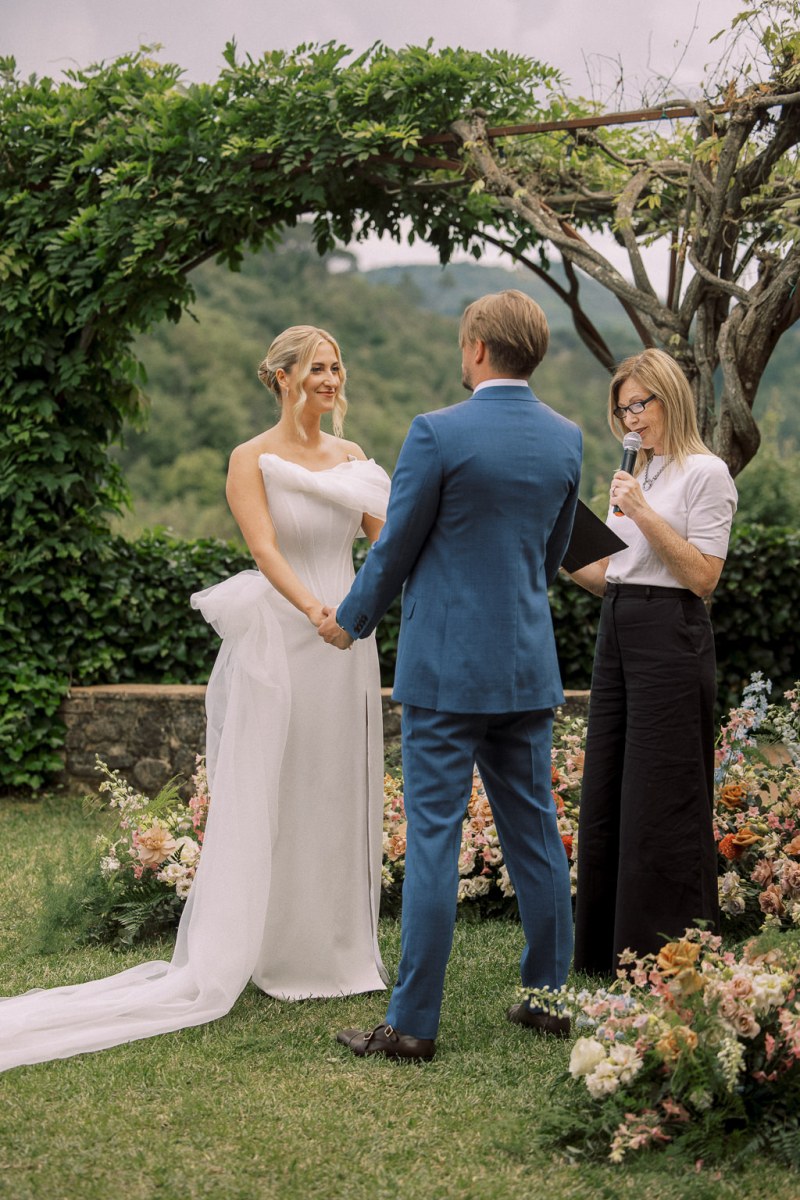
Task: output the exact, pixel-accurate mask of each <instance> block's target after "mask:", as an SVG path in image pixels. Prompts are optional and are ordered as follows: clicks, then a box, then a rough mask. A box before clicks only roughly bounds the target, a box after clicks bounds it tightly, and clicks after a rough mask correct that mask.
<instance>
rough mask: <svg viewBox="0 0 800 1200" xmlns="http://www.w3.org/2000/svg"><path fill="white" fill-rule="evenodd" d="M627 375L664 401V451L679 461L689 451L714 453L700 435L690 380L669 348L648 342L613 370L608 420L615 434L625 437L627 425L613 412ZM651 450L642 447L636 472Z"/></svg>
mask: <svg viewBox="0 0 800 1200" xmlns="http://www.w3.org/2000/svg"><path fill="white" fill-rule="evenodd" d="M627 379H635V380H636V382H637V383H638V384H639V385H640V386H641V387H642V388H643V389H644V391H645V392H646V393H647V394H648V395H653V396H656V397H657V399H659V400H660V401H661V407H662V409H663V412H664V445H663V451H664V454H665V455H667V456H668V457H669V458H672V459H674V460H675V462H677V463H678V464H680V463H682V462H683V460H684V459H685V458H686V457H687V455H689V454H711V451H710V450H709V448H708V446H707V445H706V444H705V442H704V441H703V439H702V438H701V437H700V430H699V429H698V427H697V411H696V409H695V404H694V396H693V394H692V389H691V386H690V384H689V380H688V379H687V378H686V376H685V374H684V373H683V371H682V370H681V368H680V366H679V365H678V363H677V362H676V361H675V359H674V358H673V357H672V355H671V354H667V352H666V350H658V349H656V347H654V346H649V347H648V348H647V350H643V351H642V352H641V354H634V355H633V356H632V357H631V358H626V359H625V361H624V362H621V363H620V364H619V366H618V367H617V369H616V371H615V372H614V377H613V379H612V380H611V385H610V387H609V390H608V423H609V425H610V426H611V429H612V430H613V432H614V435H615V436H616V437H617V438H619V440H620V441H622V438H623V437H624V435H625V434H626V433H628V426H627V425H626V424H625V421H624V420H623V418H622V417H615V416H614V409H615V408H616V407H617V405H618V404H619V390H620V388H621V387H622V385H623V383H625V381H626V380H627ZM651 455H652V451H651V450H640V451H639V453H638V454H637V456H636V466H635V468H634V473H638V472H639V471H641V470H644V466H645V463H646V462H647V460H648V459H649V458H650V457H651Z"/></svg>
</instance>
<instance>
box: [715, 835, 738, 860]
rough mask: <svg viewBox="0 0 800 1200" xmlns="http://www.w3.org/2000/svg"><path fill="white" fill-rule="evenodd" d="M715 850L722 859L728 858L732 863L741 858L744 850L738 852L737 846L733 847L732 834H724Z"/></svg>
mask: <svg viewBox="0 0 800 1200" xmlns="http://www.w3.org/2000/svg"><path fill="white" fill-rule="evenodd" d="M717 849H718V850H719V852H720V854H721V855H722V857H723V858H729V859H730V860H731V861H732V862H733V861H735V860H736V859H737V858H741V857H742V855H743V854H744V850H740V849H739V847H738V846H734V844H733V834H732V833H728V834H726V836H725V837H724V838H723V839H722V841H721V842H720V844H719V846H718V847H717Z"/></svg>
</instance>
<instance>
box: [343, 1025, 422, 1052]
mask: <svg viewBox="0 0 800 1200" xmlns="http://www.w3.org/2000/svg"><path fill="white" fill-rule="evenodd" d="M336 1040H337V1042H341V1044H342V1045H343V1046H347V1048H348V1049H349V1050H352V1051H353V1054H356V1055H358V1057H359V1058H366V1057H367V1056H368V1055H370V1054H382V1055H383V1056H384V1057H385V1058H416V1059H430V1058H433V1056H434V1054H435V1053H436V1042H435V1041H434V1040H433V1038H415V1037H412V1036H411V1034H410V1033H400V1031H399V1030H398V1029H393V1028H392V1026H391V1025H376V1026H375V1028H374V1029H342V1030H340V1031H339V1033H337V1035H336Z"/></svg>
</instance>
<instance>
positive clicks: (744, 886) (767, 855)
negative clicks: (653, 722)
mask: <svg viewBox="0 0 800 1200" xmlns="http://www.w3.org/2000/svg"><path fill="white" fill-rule="evenodd" d="M770 690H771V684H770V682H769V680H764V679H763V677H762V676H761V675H760V673H757V674H755V675H753V676H752V678H751V680H750V683H749V684H748V686H747V688H746V689H745V692H744V695H743V697H742V704H741V706H740V707H739V708H736V709H733V710H732V711H731V712H730V714H729V716H728V720H727V722H726V723H725V725H723V727H722V731H721V734H720V739H719V744H718V747H717V762H716V775H715V793H716V805H715V814H714V836H715V838H716V840H717V844H718V849H719V854H720V880H719V898H720V910H721V913H722V918H723V928H724V930H725V932H726V933H730V934H731V935H732V936H734V937H739V938H741V937H743V936H746V935H747V934H749V933H752V932H754V931H755V930H757V929H758V928H769V927H778V928H789V927H793V926H795V927H796V926H800V733H799V732H798V722H799V717H798V710H799V708H800V706H799V705H798V700H797V695H798V691H797V686H795V688H794V689H792V690H791V691H788V692H786V693H785V695H784V697H783V703H782V704H770V703H769V702H768V696H769V693H770ZM776 742H778V743H780V744H779V745H776V744H775V743H776Z"/></svg>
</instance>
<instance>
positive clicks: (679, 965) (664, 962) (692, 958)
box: [656, 941, 703, 996]
mask: <svg viewBox="0 0 800 1200" xmlns="http://www.w3.org/2000/svg"><path fill="white" fill-rule="evenodd" d="M699 953H700V943H699V942H687V941H680V942H667V944H666V946H662V948H661V949H660V950H659V952H658V955H657V957H656V966H657V967H658V969H659V971H660V972H661V974H662V975H664V976H666V978H668V979H669V978H670V977H672V978H673V979H674V980H675V982H676V983H677V984H678V985H679V986H680V989H681V991H682V992H683V993H684V995H687V996H689V995H691V993H692V992H699V991H700V989H701V988H702V986H703V980H702V978H701V976H700V975H699V974H698V973H697V971H696V970H695V968H694V964H695V962H696V961H697V957H698V955H699Z"/></svg>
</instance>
